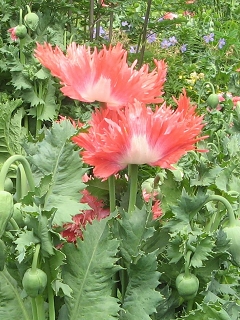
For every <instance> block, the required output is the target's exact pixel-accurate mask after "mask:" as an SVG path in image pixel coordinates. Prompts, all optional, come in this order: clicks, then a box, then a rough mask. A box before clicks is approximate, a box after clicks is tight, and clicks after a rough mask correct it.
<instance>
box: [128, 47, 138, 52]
mask: <svg viewBox="0 0 240 320" xmlns="http://www.w3.org/2000/svg"><path fill="white" fill-rule="evenodd" d="M129 52H130V53H136V52H137V46H130V50H129Z"/></svg>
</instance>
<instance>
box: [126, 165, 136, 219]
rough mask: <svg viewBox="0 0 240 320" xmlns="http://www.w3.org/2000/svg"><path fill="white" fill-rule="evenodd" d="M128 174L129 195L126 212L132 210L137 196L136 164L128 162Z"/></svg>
mask: <svg viewBox="0 0 240 320" xmlns="http://www.w3.org/2000/svg"><path fill="white" fill-rule="evenodd" d="M128 169H129V176H130V195H129V204H128V212H129V213H131V212H132V211H133V210H134V207H135V204H136V198H137V184H138V165H137V164H129V166H128Z"/></svg>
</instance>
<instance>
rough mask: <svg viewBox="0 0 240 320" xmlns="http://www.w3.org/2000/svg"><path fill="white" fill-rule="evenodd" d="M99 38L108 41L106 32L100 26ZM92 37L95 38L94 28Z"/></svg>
mask: <svg viewBox="0 0 240 320" xmlns="http://www.w3.org/2000/svg"><path fill="white" fill-rule="evenodd" d="M99 36H100V37H101V38H103V39H105V40H108V39H109V38H108V35H107V34H106V31H105V30H104V29H103V27H101V26H100V28H99ZM93 37H94V38H95V37H96V28H94V30H93Z"/></svg>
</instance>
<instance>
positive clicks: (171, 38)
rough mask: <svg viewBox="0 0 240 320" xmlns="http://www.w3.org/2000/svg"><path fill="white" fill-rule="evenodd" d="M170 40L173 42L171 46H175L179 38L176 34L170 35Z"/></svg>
mask: <svg viewBox="0 0 240 320" xmlns="http://www.w3.org/2000/svg"><path fill="white" fill-rule="evenodd" d="M168 40H169V42H170V43H171V46H174V45H175V44H176V43H177V39H176V37H175V36H173V37H170V38H169V39H168Z"/></svg>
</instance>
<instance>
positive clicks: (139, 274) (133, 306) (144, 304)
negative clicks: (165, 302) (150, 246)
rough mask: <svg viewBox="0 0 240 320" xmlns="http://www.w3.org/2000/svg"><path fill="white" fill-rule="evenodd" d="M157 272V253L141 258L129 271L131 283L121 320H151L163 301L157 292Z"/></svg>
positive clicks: (158, 274)
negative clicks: (151, 316)
mask: <svg viewBox="0 0 240 320" xmlns="http://www.w3.org/2000/svg"><path fill="white" fill-rule="evenodd" d="M156 270H157V253H156V252H151V253H149V254H147V255H144V256H142V257H140V259H139V260H138V261H137V263H136V264H131V265H130V268H129V270H128V277H129V282H128V286H127V290H126V293H125V296H124V301H123V305H122V309H123V310H122V311H121V313H120V317H119V319H120V320H128V319H131V320H139V319H141V320H150V319H151V318H150V315H151V314H153V313H154V312H156V307H157V305H158V303H159V302H160V301H161V299H163V297H162V296H161V294H160V292H158V291H156V290H155V289H156V287H157V286H158V284H159V281H158V279H159V276H160V273H159V272H158V271H156Z"/></svg>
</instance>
